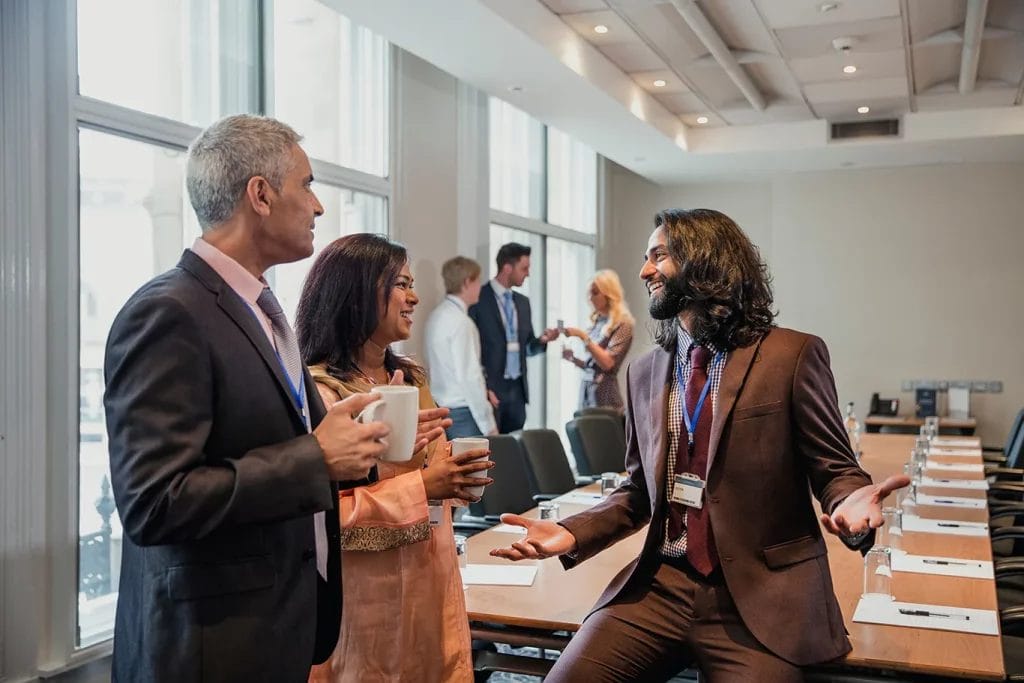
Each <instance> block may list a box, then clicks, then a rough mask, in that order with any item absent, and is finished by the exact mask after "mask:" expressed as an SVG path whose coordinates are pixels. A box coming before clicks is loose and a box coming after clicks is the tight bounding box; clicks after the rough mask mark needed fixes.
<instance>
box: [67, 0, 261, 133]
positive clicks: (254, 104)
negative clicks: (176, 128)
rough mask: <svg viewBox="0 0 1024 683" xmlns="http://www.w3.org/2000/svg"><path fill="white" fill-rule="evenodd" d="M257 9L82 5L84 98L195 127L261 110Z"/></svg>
mask: <svg viewBox="0 0 1024 683" xmlns="http://www.w3.org/2000/svg"><path fill="white" fill-rule="evenodd" d="M258 9H259V5H258V3H255V2H248V1H244V0H215V1H213V2H211V1H210V0H78V87H79V92H80V93H81V94H82V95H87V96H89V97H94V98H96V99H100V100H105V101H107V102H113V103H114V104H119V105H121V106H124V107H128V108H131V109H137V110H139V111H144V112H147V113H150V114H158V115H160V116H163V117H166V118H169V119H174V120H176V121H184V122H185V123H190V124H194V125H198V126H205V125H206V124H208V123H211V122H212V121H214V120H216V119H218V118H220V117H221V116H225V115H227V114H235V113H239V112H255V111H257V110H258V106H259V74H260V67H259V56H258V46H259V21H258Z"/></svg>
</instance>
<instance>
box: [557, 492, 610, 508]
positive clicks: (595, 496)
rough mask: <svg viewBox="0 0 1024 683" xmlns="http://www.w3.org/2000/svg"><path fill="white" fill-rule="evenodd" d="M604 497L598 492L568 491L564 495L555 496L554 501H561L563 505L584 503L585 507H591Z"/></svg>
mask: <svg viewBox="0 0 1024 683" xmlns="http://www.w3.org/2000/svg"><path fill="white" fill-rule="evenodd" d="M602 500H604V497H602V496H601V494H600V493H583V492H581V491H570V492H569V493H566V494H564V495H561V496H559V497H558V498H555V502H556V503H562V504H565V505H584V506H586V507H592V506H594V505H597V504H598V503H600V502H601V501H602Z"/></svg>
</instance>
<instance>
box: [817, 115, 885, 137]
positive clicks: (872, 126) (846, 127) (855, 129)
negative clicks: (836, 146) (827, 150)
mask: <svg viewBox="0 0 1024 683" xmlns="http://www.w3.org/2000/svg"><path fill="white" fill-rule="evenodd" d="M899 134H900V120H899V119H879V120H878V121H850V122H847V123H833V124H832V137H831V138H830V139H831V140H851V139H854V138H887V137H888V138H891V137H898V136H899Z"/></svg>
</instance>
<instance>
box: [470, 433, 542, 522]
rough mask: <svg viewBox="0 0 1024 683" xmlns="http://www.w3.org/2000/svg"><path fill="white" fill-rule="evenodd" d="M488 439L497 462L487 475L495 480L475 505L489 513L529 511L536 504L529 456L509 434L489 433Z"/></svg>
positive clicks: (488, 514) (492, 514) (486, 513)
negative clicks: (532, 489) (528, 467)
mask: <svg viewBox="0 0 1024 683" xmlns="http://www.w3.org/2000/svg"><path fill="white" fill-rule="evenodd" d="M487 440H488V441H489V442H490V446H491V461H492V462H493V463H494V467H493V469H491V470H490V472H488V476H489V477H491V478H492V479H494V483H493V484H491V485H490V486H488V487H487V488H486V489H484V495H483V499H482V500H481V501H480V503H478V504H477V505H476V506H473V507H474V508H476V509H480V510H481V511H482V512H483V514H484V515H486V516H494V515H500V514H502V513H503V512H512V513H515V514H519V513H521V512H526V511H527V510H529V509H530V508H532V507H534V502H533V494H532V493H531V492H530V475H529V473H528V471H527V465H526V456H525V455H524V453H523V449H522V447H521V446H520V445H519V441H518V440H517V439H516V438H515V437H513V436H510V435H508V434H500V435H498V436H489V437H487Z"/></svg>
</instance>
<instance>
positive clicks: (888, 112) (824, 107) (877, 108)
mask: <svg viewBox="0 0 1024 683" xmlns="http://www.w3.org/2000/svg"><path fill="white" fill-rule="evenodd" d="M862 106H866V107H869V108H870V109H871V111H869V112H868V113H867V114H859V113H857V108H858V107H862ZM814 108H815V110H816V111H817V112H818V116H820V117H821V118H823V119H825V120H827V121H830V122H832V123H841V122H846V121H876V120H878V119H888V118H897V117H900V116H903V115H904V114H906V113H907V99H906V98H905V97H890V98H885V97H879V98H865V99H863V100H861V101H859V102H842V103H840V102H831V103H824V104H820V105H815V107H814Z"/></svg>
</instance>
